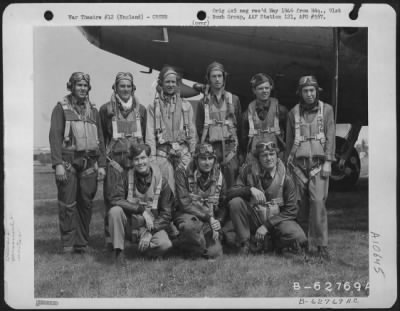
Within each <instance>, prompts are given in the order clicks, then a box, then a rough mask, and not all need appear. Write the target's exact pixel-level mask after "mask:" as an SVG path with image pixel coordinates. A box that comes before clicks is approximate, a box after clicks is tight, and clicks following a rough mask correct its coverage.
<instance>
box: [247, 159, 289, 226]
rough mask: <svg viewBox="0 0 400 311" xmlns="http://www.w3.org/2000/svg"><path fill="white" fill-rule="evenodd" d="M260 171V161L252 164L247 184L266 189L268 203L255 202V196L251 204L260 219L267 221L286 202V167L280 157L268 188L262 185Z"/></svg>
mask: <svg viewBox="0 0 400 311" xmlns="http://www.w3.org/2000/svg"><path fill="white" fill-rule="evenodd" d="M260 171H261V170H260V167H259V164H258V163H255V162H254V163H252V164H251V170H249V171H248V175H247V185H248V186H251V187H255V188H257V189H259V190H261V191H264V194H265V199H266V201H267V202H266V204H255V203H254V202H253V198H252V199H251V200H250V204H252V205H254V207H255V210H256V212H257V213H258V214H259V216H260V219H262V222H265V220H266V219H268V218H270V217H272V216H275V215H278V214H279V213H280V207H281V206H282V205H283V204H284V200H283V183H284V181H285V176H286V168H285V165H284V164H283V163H282V161H281V160H280V159H278V162H277V166H276V172H275V176H274V177H273V179H272V183H271V184H270V186H269V187H268V188H267V189H263V187H262V182H261V177H260V176H259V172H260Z"/></svg>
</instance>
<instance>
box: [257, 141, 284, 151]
mask: <svg viewBox="0 0 400 311" xmlns="http://www.w3.org/2000/svg"><path fill="white" fill-rule="evenodd" d="M278 150H279V148H278V145H277V144H276V143H275V142H273V141H269V142H267V143H258V144H257V145H256V151H257V152H258V153H261V152H264V151H276V152H277V151H278Z"/></svg>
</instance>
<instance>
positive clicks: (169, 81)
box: [162, 74, 178, 95]
mask: <svg viewBox="0 0 400 311" xmlns="http://www.w3.org/2000/svg"><path fill="white" fill-rule="evenodd" d="M177 87H178V83H177V81H176V75H174V74H169V75H168V76H166V77H165V78H164V80H163V82H162V89H163V91H164V93H165V94H168V95H174V94H175V93H176V89H177Z"/></svg>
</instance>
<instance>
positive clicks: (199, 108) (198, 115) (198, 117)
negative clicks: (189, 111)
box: [196, 99, 204, 142]
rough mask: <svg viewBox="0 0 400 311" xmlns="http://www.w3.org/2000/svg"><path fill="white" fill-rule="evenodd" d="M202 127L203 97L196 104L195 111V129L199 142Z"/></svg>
mask: <svg viewBox="0 0 400 311" xmlns="http://www.w3.org/2000/svg"><path fill="white" fill-rule="evenodd" d="M203 128H204V103H203V99H201V100H200V101H199V102H198V104H197V111H196V130H197V135H198V136H199V140H198V141H199V142H200V141H201V137H202V136H203Z"/></svg>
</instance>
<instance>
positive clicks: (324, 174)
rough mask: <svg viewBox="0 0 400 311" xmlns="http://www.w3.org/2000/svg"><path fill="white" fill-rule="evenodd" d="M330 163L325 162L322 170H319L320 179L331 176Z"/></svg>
mask: <svg viewBox="0 0 400 311" xmlns="http://www.w3.org/2000/svg"><path fill="white" fill-rule="evenodd" d="M331 163H332V162H331V161H325V162H324V164H323V165H322V170H321V177H323V178H327V177H329V176H331V172H332V166H331Z"/></svg>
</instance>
